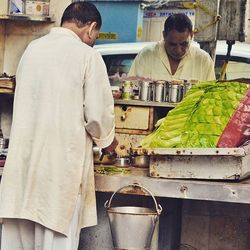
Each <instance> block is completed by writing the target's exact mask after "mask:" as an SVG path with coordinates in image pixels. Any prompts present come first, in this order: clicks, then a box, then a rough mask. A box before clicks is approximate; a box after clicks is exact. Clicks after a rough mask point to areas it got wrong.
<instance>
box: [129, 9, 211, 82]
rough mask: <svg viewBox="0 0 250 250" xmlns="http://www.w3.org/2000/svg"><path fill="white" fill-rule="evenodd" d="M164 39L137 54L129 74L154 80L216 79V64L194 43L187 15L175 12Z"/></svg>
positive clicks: (169, 21) (168, 23)
mask: <svg viewBox="0 0 250 250" xmlns="http://www.w3.org/2000/svg"><path fill="white" fill-rule="evenodd" d="M162 33H163V38H164V40H162V41H159V42H158V43H156V44H154V45H150V46H148V47H146V48H144V49H142V51H140V53H139V54H138V55H137V56H136V58H135V60H134V62H133V64H132V66H131V69H130V71H129V76H137V77H144V78H150V79H152V80H166V81H170V80H174V79H175V80H177V79H185V80H197V81H209V80H214V79H215V72H214V63H213V60H212V59H211V57H210V56H209V54H208V53H207V52H205V51H204V50H202V49H200V48H198V46H195V45H193V44H192V43H191V42H192V38H193V26H192V22H191V20H190V19H189V18H188V17H187V16H186V15H185V14H180V13H178V14H173V15H171V16H169V17H168V18H167V19H166V21H165V24H164V31H163V32H162Z"/></svg>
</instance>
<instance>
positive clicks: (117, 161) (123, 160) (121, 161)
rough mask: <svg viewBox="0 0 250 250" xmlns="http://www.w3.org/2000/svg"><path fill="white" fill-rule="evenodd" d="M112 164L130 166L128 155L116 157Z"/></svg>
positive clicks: (122, 166)
mask: <svg viewBox="0 0 250 250" xmlns="http://www.w3.org/2000/svg"><path fill="white" fill-rule="evenodd" d="M114 165H115V166H116V167H120V168H127V167H130V159H129V158H128V157H118V158H116V159H115V162H114Z"/></svg>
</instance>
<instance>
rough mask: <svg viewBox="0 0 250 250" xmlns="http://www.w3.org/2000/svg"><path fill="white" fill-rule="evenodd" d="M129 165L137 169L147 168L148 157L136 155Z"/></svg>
mask: <svg viewBox="0 0 250 250" xmlns="http://www.w3.org/2000/svg"><path fill="white" fill-rule="evenodd" d="M131 165H132V166H133V167H138V168H148V167H149V156H148V155H136V156H133V157H132V159H131Z"/></svg>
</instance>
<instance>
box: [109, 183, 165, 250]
mask: <svg viewBox="0 0 250 250" xmlns="http://www.w3.org/2000/svg"><path fill="white" fill-rule="evenodd" d="M126 187H133V188H135V187H139V188H141V189H143V190H145V191H146V192H147V193H148V194H150V195H151V196H152V198H153V201H154V204H155V209H152V208H145V207H133V206H119V207H110V205H111V201H112V199H113V197H114V195H115V194H116V193H117V192H119V191H121V190H122V189H124V188H126ZM104 207H105V208H106V209H107V214H108V218H109V224H110V229H111V234H112V239H113V244H114V248H115V249H116V250H132V249H133V250H149V249H150V245H151V240H152V236H153V232H154V229H155V225H156V223H157V221H158V218H159V215H160V214H161V211H162V207H161V205H160V204H157V203H156V200H155V197H154V196H153V194H152V193H151V192H150V191H149V190H147V189H146V188H144V187H142V186H141V185H139V184H137V183H134V184H131V185H128V186H125V187H122V188H120V189H118V190H117V191H116V192H114V193H113V194H112V196H111V197H110V200H107V201H106V202H105V204H104Z"/></svg>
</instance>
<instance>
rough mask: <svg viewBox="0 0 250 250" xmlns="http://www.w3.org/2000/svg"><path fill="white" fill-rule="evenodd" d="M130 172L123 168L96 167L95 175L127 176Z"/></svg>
mask: <svg viewBox="0 0 250 250" xmlns="http://www.w3.org/2000/svg"><path fill="white" fill-rule="evenodd" d="M129 172H130V170H129V169H125V168H119V167H115V166H113V167H96V168H95V173H97V174H106V175H112V174H116V173H122V174H128V173H129Z"/></svg>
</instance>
